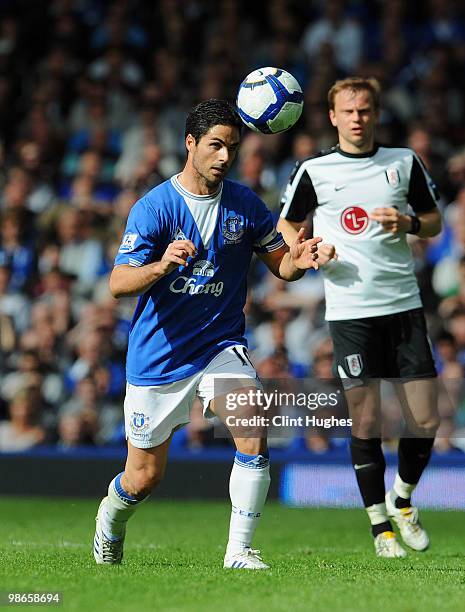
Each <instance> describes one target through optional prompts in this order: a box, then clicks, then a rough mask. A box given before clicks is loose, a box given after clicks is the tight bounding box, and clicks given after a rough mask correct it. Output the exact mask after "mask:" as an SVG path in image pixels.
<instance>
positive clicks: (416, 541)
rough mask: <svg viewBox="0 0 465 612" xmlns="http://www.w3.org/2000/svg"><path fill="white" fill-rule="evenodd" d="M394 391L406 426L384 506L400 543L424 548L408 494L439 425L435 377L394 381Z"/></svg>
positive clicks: (425, 539) (424, 536) (425, 537)
mask: <svg viewBox="0 0 465 612" xmlns="http://www.w3.org/2000/svg"><path fill="white" fill-rule="evenodd" d="M396 391H397V395H398V397H399V401H400V403H401V406H402V410H403V413H404V417H405V420H406V424H407V427H406V431H405V434H404V436H403V437H402V438H401V439H400V440H399V448H398V469H397V474H396V477H395V480H394V484H393V487H392V489H391V490H390V491H389V492H388V494H387V495H386V506H387V509H388V513H389V515H390V516H391V517H392V518H393V520H394V521H395V522H396V523H397V525H398V526H399V529H400V533H401V535H402V538H403V540H404V542H405V543H406V544H408V546H410V547H411V548H413V549H414V550H426V548H428V545H429V538H428V535H427V533H426V531H425V529H424V528H423V527H422V525H421V523H420V521H419V518H418V509H417V508H416V507H415V506H412V502H411V496H412V493H413V491H414V490H415V488H416V487H417V485H418V483H419V481H420V478H421V476H422V474H423V472H424V470H425V468H426V466H427V465H428V462H429V460H430V457H431V451H432V448H433V444H434V437H435V435H436V431H437V429H438V427H439V415H438V411H437V380H436V379H435V378H426V379H419V380H412V381H408V382H404V383H398V384H396Z"/></svg>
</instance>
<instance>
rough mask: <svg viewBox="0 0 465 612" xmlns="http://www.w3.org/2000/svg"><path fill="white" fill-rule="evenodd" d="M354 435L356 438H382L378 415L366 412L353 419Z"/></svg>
mask: <svg viewBox="0 0 465 612" xmlns="http://www.w3.org/2000/svg"><path fill="white" fill-rule="evenodd" d="M352 433H353V435H354V436H355V437H356V438H365V439H366V438H376V437H379V436H380V422H379V418H378V416H377V415H376V414H374V413H373V414H372V413H370V412H366V413H363V414H359V415H358V418H357V417H356V418H354V419H353V423H352Z"/></svg>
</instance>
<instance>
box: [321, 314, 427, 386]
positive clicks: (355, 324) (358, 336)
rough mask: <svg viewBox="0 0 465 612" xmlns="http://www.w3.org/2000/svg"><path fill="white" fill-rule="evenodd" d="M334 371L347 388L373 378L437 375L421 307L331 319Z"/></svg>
mask: <svg viewBox="0 0 465 612" xmlns="http://www.w3.org/2000/svg"><path fill="white" fill-rule="evenodd" d="M329 329H330V333H331V336H332V338H333V343H334V361H333V371H334V375H335V376H336V377H339V378H341V381H342V383H343V385H344V388H346V389H350V388H351V387H356V386H360V385H363V384H365V383H366V381H367V379H370V378H376V379H379V378H394V379H402V380H415V379H417V378H434V377H435V376H437V373H436V367H435V365H434V360H433V356H432V353H431V344H430V340H429V338H428V332H427V329H426V321H425V316H424V314H423V309H422V308H415V309H414V310H407V311H405V312H398V313H395V314H392V315H383V316H380V317H369V318H366V319H349V320H347V321H329Z"/></svg>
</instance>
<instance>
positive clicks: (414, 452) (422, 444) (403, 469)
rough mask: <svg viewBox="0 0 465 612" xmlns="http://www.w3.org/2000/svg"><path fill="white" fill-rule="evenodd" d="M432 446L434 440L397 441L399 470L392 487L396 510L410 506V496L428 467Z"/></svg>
mask: <svg viewBox="0 0 465 612" xmlns="http://www.w3.org/2000/svg"><path fill="white" fill-rule="evenodd" d="M433 444H434V438H401V439H400V440H399V449H398V455H399V469H398V472H397V475H396V478H395V481H394V486H393V490H394V493H395V496H396V497H395V498H394V499H393V502H394V505H395V506H396V508H408V507H409V506H411V505H412V503H411V500H410V498H411V495H412V493H413V491H414V489H415V487H416V486H417V484H418V481H419V480H420V478H421V475H422V474H423V472H424V470H425V468H426V466H427V465H428V462H429V460H430V457H431V450H432V448H433ZM392 497H393V496H392Z"/></svg>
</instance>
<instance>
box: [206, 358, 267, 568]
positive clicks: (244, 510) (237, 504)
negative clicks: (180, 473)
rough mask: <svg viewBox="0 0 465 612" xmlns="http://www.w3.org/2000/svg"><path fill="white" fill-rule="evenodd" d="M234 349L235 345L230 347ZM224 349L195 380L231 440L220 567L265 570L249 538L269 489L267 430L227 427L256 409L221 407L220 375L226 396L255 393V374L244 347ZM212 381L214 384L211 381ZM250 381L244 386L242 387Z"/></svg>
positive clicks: (251, 535)
mask: <svg viewBox="0 0 465 612" xmlns="http://www.w3.org/2000/svg"><path fill="white" fill-rule="evenodd" d="M233 349H236V351H234V350H233ZM233 349H231V348H229V349H226V351H223V353H221V354H220V355H218V356H217V358H215V360H214V361H213V362H212V363H211V364H209V367H208V368H207V369H206V370H205V375H204V377H203V378H202V380H201V383H200V384H199V396H200V397H201V399H202V402H203V404H204V406H205V408H206V412H207V415H208V413H209V412H211V413H213V414H216V415H217V416H218V417H219V418H221V419H222V420H223V421H224V422H225V423H226V426H228V427H229V429H230V431H231V434H232V437H233V438H234V442H235V444H236V455H235V458H234V463H233V467H232V470H231V476H230V480H229V493H230V498H231V519H230V527H229V539H228V545H227V549H226V555H225V560H224V567H228V568H233V569H267V568H268V566H267V565H266V564H265V563H263V561H262V560H261V559H260V557H259V556H258V552H257V551H256V550H253V549H252V540H253V537H254V534H255V531H256V529H257V527H258V524H259V521H260V517H261V515H262V512H263V507H264V505H265V501H266V497H267V494H268V489H269V486H270V465H269V455H268V449H267V444H266V432H265V430H264V428H263V427H258V428H257V427H255V426H252V427H250V428H249V427H248V426H247V425H243V426H239V427H235V426H232V425H231V424H230V423H229V422H228V419H227V417H228V416H234V417H238V418H241V417H244V418H246V419H250V418H251V417H252V416H253V415H254V414H255V415H258V414H259V412H260V410H259V408H258V407H257V406H236V408H235V409H233V410H231V409H230V408H229V409H228V408H227V407H226V395H225V394H224V393H223V391H224V390H225V389H224V387H225V385H224V384H223V381H222V376H224V377H229V378H228V379H227V380H228V381H229V384H228V383H226V384H227V386H228V387H229V388H230V391H229V393H228V397H229V398H233V397H235V395H236V394H237V393H240V394H242V395H243V396H246V395H248V394H249V392H251V393H252V394H254V393H256V391H257V386H259V387H260V388H261V385H260V383H259V382H258V380H257V377H256V372H255V370H254V368H253V366H252V364H251V363H250V361H249V360H248V357H247V353H246V352H244V347H233ZM231 376H232V377H237V380H238V381H239V384H243V385H244V386H242V387H241V388H239V389H238V390H237V391H234V389H235V387H234V378H233V379H231ZM215 381H216V382H215ZM247 384H249V386H245V385H247Z"/></svg>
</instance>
